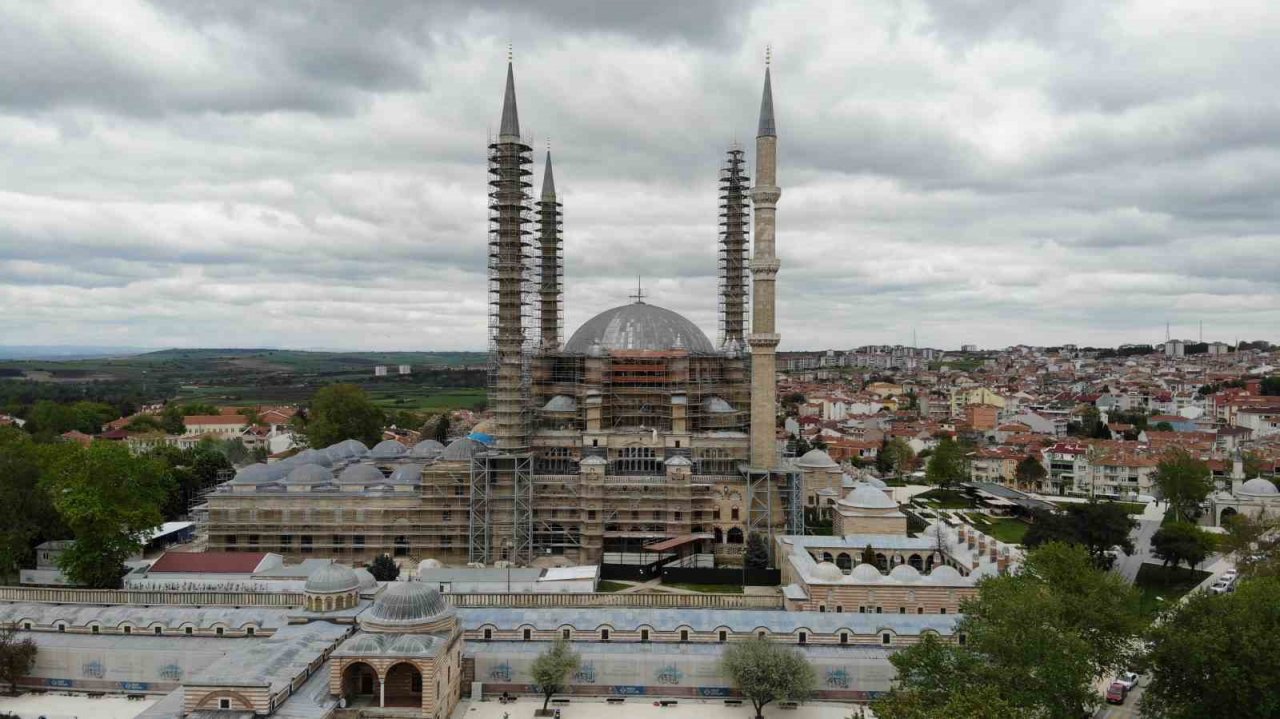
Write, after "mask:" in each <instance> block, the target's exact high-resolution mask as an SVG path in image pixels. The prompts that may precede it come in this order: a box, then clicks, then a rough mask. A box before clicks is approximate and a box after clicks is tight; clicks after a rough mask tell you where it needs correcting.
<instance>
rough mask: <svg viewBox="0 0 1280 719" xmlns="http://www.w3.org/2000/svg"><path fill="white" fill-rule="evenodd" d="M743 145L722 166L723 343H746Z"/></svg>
mask: <svg viewBox="0 0 1280 719" xmlns="http://www.w3.org/2000/svg"><path fill="white" fill-rule="evenodd" d="M744 167H745V160H744V159H743V152H742V147H741V146H740V145H738V144H737V143H734V144H733V145H732V146H730V148H729V150H728V152H727V153H726V158H725V164H724V167H722V168H721V169H720V253H719V254H720V266H719V270H720V292H719V315H720V337H719V340H720V341H719V346H721V347H737V348H742V347H744V346H745V340H746V326H747V287H748V284H747V264H748V257H747V222H748V217H749V213H748V210H747V204H748V201H749V197H750V179H749V178H748V177H747V175H746V172H745V169H744Z"/></svg>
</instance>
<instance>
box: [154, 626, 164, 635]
mask: <svg viewBox="0 0 1280 719" xmlns="http://www.w3.org/2000/svg"><path fill="white" fill-rule="evenodd" d="M151 633H152V634H154V635H156V636H157V637H158V636H160V635H161V634H164V627H152V628H151Z"/></svg>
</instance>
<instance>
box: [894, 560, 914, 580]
mask: <svg viewBox="0 0 1280 719" xmlns="http://www.w3.org/2000/svg"><path fill="white" fill-rule="evenodd" d="M889 576H890V577H891V578H893V579H896V580H898V581H899V582H918V581H920V570H918V569H916V568H915V567H913V566H911V565H910V564H899V565H898V566H896V567H894V568H893V570H892V571H891V572H889Z"/></svg>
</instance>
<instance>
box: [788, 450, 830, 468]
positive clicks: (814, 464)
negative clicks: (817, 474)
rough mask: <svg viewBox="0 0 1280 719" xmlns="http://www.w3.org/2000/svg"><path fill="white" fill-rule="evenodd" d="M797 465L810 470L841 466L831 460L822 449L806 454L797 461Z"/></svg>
mask: <svg viewBox="0 0 1280 719" xmlns="http://www.w3.org/2000/svg"><path fill="white" fill-rule="evenodd" d="M796 464H798V465H800V466H801V467H806V468H809V469H829V468H832V467H839V466H840V465H838V464H836V461H835V460H834V459H832V458H831V455H829V454H827V453H826V452H823V451H822V450H820V449H811V450H809V451H808V452H805V453H804V455H803V456H801V457H800V459H798V460H796Z"/></svg>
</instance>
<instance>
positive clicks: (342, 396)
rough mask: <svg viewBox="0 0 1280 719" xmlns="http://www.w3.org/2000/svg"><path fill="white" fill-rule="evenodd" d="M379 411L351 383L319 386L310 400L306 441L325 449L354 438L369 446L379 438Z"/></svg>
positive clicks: (381, 418)
mask: <svg viewBox="0 0 1280 719" xmlns="http://www.w3.org/2000/svg"><path fill="white" fill-rule="evenodd" d="M384 419H385V418H384V417H383V414H382V410H380V409H378V407H377V406H376V405H374V404H373V402H371V401H369V397H368V396H367V395H366V394H365V393H364V390H362V389H360V388H359V387H357V386H356V385H353V384H331V385H329V386H328V387H322V388H321V389H320V390H319V391H318V392H316V394H315V396H314V397H312V398H311V411H310V412H309V413H308V416H307V439H308V440H309V441H310V444H311V446H312V447H327V446H329V445H331V444H333V443H335V442H341V441H342V440H344V439H358V440H360V441H361V442H364V443H365V444H367V445H369V446H373V445H374V444H377V443H378V441H379V440H380V439H381V438H382V427H383V422H384Z"/></svg>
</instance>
